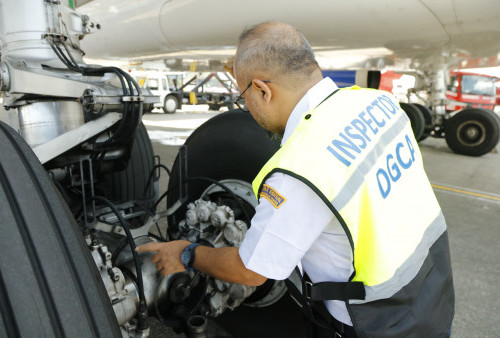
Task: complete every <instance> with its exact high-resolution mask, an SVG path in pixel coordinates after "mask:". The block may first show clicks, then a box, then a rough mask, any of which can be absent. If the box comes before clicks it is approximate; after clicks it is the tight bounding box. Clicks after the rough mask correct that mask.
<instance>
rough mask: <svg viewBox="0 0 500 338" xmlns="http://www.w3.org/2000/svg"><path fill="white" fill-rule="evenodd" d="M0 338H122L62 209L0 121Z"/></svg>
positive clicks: (25, 149)
mask: <svg viewBox="0 0 500 338" xmlns="http://www.w3.org/2000/svg"><path fill="white" fill-rule="evenodd" d="M0 201H1V203H0V228H1V229H2V235H1V236H0V248H1V252H2V254H1V255H0V312H1V317H0V318H2V320H0V336H2V337H39V336H44V337H121V334H120V330H119V327H118V323H117V321H116V317H115V315H114V312H113V309H112V307H111V303H110V301H109V298H108V296H107V293H106V291H105V289H104V286H103V283H102V280H101V279H100V276H99V274H98V272H97V269H96V266H95V263H94V261H93V259H92V258H91V256H90V252H89V250H88V248H87V247H86V245H85V244H84V239H83V236H82V234H81V233H80V230H79V229H78V226H77V224H76V222H75V220H74V219H73V217H72V216H71V214H70V212H69V210H68V208H67V207H66V205H65V204H64V202H63V201H62V199H61V197H60V195H59V194H58V192H57V191H56V189H55V188H54V186H53V184H52V182H51V181H50V179H49V176H48V175H47V172H46V171H45V170H44V168H43V167H42V166H41V164H40V162H39V161H38V159H37V158H36V156H35V155H34V153H33V151H32V150H31V148H30V147H29V146H28V145H27V144H26V142H25V141H24V140H23V139H22V138H21V137H20V136H19V135H18V134H17V133H15V131H14V130H13V129H12V128H10V127H9V126H7V125H6V124H4V123H1V122H0Z"/></svg>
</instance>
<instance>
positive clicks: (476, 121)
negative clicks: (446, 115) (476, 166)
mask: <svg viewBox="0 0 500 338" xmlns="http://www.w3.org/2000/svg"><path fill="white" fill-rule="evenodd" d="M499 137H500V121H499V119H498V118H497V117H496V116H495V113H493V112H492V111H489V110H484V109H477V108H466V109H464V110H462V111H460V112H458V113H457V114H456V115H454V116H453V117H451V118H450V119H448V120H445V138H446V143H447V144H448V146H449V147H450V149H451V150H453V151H454V152H456V153H457V154H462V155H469V156H481V155H484V154H486V153H489V152H490V151H491V150H493V148H495V147H496V145H497V144H498V140H499Z"/></svg>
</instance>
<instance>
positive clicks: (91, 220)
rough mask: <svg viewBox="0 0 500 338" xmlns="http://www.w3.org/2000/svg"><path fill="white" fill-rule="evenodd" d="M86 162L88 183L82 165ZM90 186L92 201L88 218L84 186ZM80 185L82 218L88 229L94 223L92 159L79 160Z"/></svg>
mask: <svg viewBox="0 0 500 338" xmlns="http://www.w3.org/2000/svg"><path fill="white" fill-rule="evenodd" d="M85 162H87V163H88V165H87V167H88V173H87V174H88V181H87V180H86V179H85V178H86V176H85V168H84V163H85ZM85 183H88V185H90V198H91V200H92V214H91V216H90V218H89V215H88V213H87V194H86V190H87V189H86V186H87V184H85ZM80 184H81V189H82V205H83V218H84V220H85V226H86V227H87V228H90V227H91V226H92V224H94V223H95V220H96V218H95V200H94V174H93V172H92V159H90V158H87V159H81V160H80Z"/></svg>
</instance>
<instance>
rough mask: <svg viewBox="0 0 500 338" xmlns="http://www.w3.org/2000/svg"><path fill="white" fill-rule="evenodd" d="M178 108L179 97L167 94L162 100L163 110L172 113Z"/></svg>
mask: <svg viewBox="0 0 500 338" xmlns="http://www.w3.org/2000/svg"><path fill="white" fill-rule="evenodd" d="M177 109H179V99H178V98H177V96H175V95H167V96H166V97H165V100H164V101H163V111H164V112H165V113H167V114H174V113H175V112H176V111H177Z"/></svg>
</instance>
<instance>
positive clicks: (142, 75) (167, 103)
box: [132, 71, 184, 114]
mask: <svg viewBox="0 0 500 338" xmlns="http://www.w3.org/2000/svg"><path fill="white" fill-rule="evenodd" d="M132 74H133V77H134V78H135V79H136V81H137V83H138V84H139V86H140V87H141V88H145V89H149V90H150V91H151V92H152V93H153V95H156V96H159V98H160V100H159V102H158V103H156V104H155V108H162V109H163V111H164V112H165V113H167V114H172V113H175V111H176V110H177V109H179V108H180V107H181V104H182V101H181V99H180V97H179V90H180V88H181V87H182V86H183V81H184V74H183V73H182V72H161V71H136V72H132Z"/></svg>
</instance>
